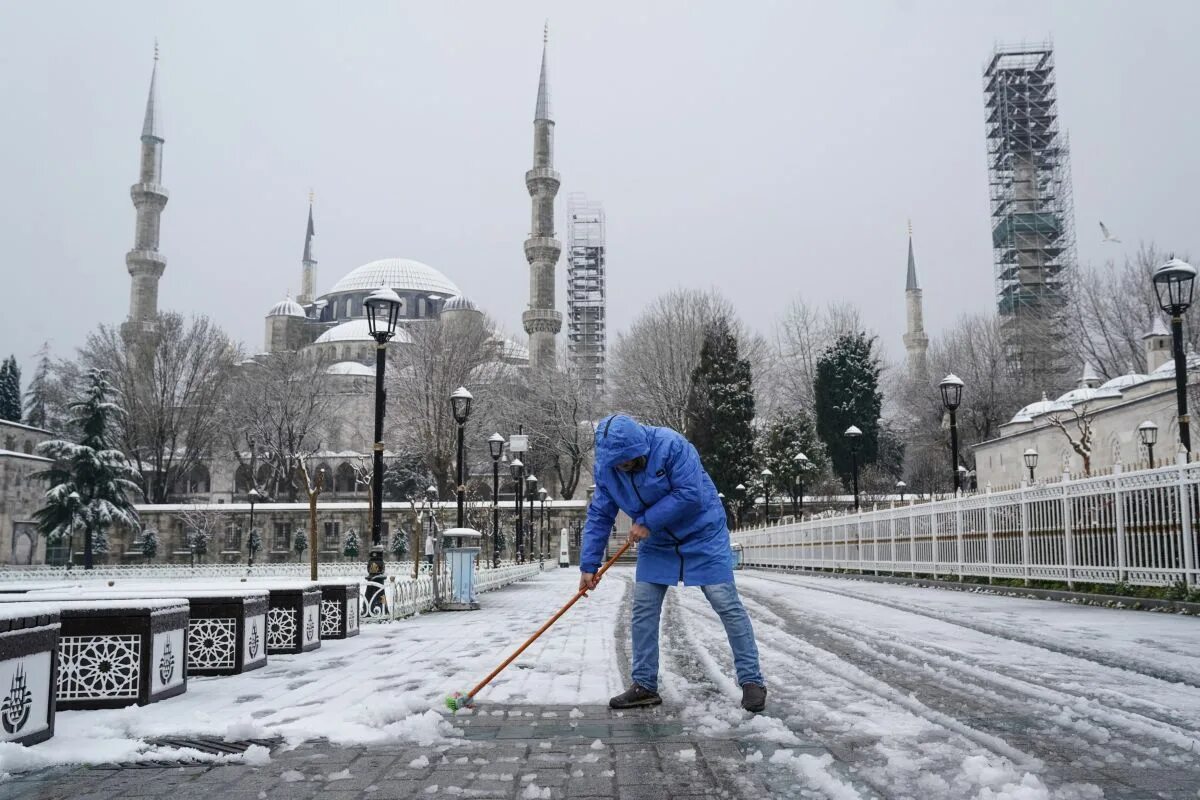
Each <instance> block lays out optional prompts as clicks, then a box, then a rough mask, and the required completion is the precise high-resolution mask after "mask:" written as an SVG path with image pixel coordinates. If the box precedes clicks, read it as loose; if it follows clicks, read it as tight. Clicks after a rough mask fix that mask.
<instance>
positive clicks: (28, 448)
mask: <svg viewBox="0 0 1200 800" xmlns="http://www.w3.org/2000/svg"><path fill="white" fill-rule="evenodd" d="M21 449H22V450H24V451H25V455H27V456H31V455H33V440H32V439H26V440H25V446H24V447H23V448H21Z"/></svg>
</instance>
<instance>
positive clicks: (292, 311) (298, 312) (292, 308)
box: [267, 296, 308, 317]
mask: <svg viewBox="0 0 1200 800" xmlns="http://www.w3.org/2000/svg"><path fill="white" fill-rule="evenodd" d="M267 316H268V317H307V316H308V315H307V314H305V313H304V306H302V305H300V304H299V303H297V302H296V301H295V300H293V299H292V298H291V297H290V296H289V297H286V298H284V299H283V300H280V301H279V302H278V303H276V304H275V305H273V306H271V310H270V311H268V312H267Z"/></svg>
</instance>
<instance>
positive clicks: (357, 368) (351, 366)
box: [325, 361, 375, 378]
mask: <svg viewBox="0 0 1200 800" xmlns="http://www.w3.org/2000/svg"><path fill="white" fill-rule="evenodd" d="M325 374H326V375H353V376H355V377H362V378H374V377H375V370H373V369H371V368H370V367H368V366H366V365H364V364H360V363H358V362H357V361H339V362H337V363H336V364H330V365H329V367H328V368H327V369H326V370H325Z"/></svg>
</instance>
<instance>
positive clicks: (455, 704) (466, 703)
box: [446, 540, 633, 711]
mask: <svg viewBox="0 0 1200 800" xmlns="http://www.w3.org/2000/svg"><path fill="white" fill-rule="evenodd" d="M631 544H633V542H632V541H628V540H627V541H626V542H625V544H623V545H621V549H620V550H618V551H617V552H616V554H614V555H613V557H612V558H610V559H609V560H608V561H607V562H606V563H605V564H604V566H602V567H601V568H600V571H599V572H597V573H596V579H597V580H599V579H600V576H601V575H603V574H604V573H605V572H607V571H608V568H609V567H611V566H612V565H613V564H615V563H616V561H617V559H618V558H620V557H621V556H622V555H623V554H624V553H625V551H626V550H628V549H629V545H631ZM587 593H588V590H587V589H583V588H581V589H580V590H579V591H577V592H575V596H574V597H572V598H571V599H570V600H568V601H567V604H566V605H564V606H563V607H562V608H560V609H559V610H558V611H557V612H555V614H554V616H553V617H551V618H550V619H548V620H546V623H545V624H544V625H542V627H540V628H538V629H537V632H536V633H534V634H533V636H530V637H529V638H528V639H526V640H525V643H524V644H523V645H521V646H520V647H518V648H517V650H516V652H514V653H513V654H512V655H511V656H509V657H508V658H506V659H504V663H502V664H501V665H500V666H498V667H496V668H495V669H494V670H492V671H491V674H489V675H488V676H487V677H486V678H484V679H483V680H481V681H480V682H479V683H478V684H476V685H475V688H474V689H472V690H471V691H469V692H467V693H466V694H463V693H462V692H455V693H454V694H452V695H450V696H449V697H447V698H446V708H448V709H450V710H451V711H458V710H460V709H463V708H474V707H475V695H477V694H479V693H480V692H481V691H483V687H485V686H487V685H488V684H489V683H491V682H492V679H493V678H495V677H496V676H497V675H499V674H500V673H501V672H503V671H504V668H505V667H507V666H508V665H509V664H511V663H512V662H514V661H516V660H517V656H519V655H521V653H524V652H525V648H527V647H529V645H531V644H533V643H534V642H535V641H537V638H538V637H539V636H541V635H542V634H543V633H545V632H546V631H547V630H549V629H550V626H551V625H553V624H554V623H555V622H558V618H559V617H561V616H562V615H563V614H565V613H567V609H569V608H570V607H571V606H573V605H575V601H576V600H578V599H579V598H581V597H586V596H587Z"/></svg>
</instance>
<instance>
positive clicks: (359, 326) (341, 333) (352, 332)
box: [313, 317, 412, 374]
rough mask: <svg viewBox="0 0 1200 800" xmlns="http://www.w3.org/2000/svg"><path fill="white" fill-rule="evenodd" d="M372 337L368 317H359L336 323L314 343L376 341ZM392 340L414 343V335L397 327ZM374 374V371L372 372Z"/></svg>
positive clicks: (400, 342)
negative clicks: (339, 323)
mask: <svg viewBox="0 0 1200 800" xmlns="http://www.w3.org/2000/svg"><path fill="white" fill-rule="evenodd" d="M374 341H375V340H374V339H373V338H372V337H371V326H370V323H369V321H368V320H367V319H365V318H361V317H360V318H359V319H352V320H347V321H346V322H343V323H342V324H341V325H335V326H333V327H332V328H330V329H329V330H327V331H325V332H324V333H322V334H321V335H320V336H318V337H317V340H316V341H315V342H314V343H313V344H329V343H330V342H374ZM392 342H393V343H397V344H412V337H411V336H409V335H408V331H406V330H404V328H397V329H396V335H395V336H394V337H392ZM371 374H374V373H371Z"/></svg>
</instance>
